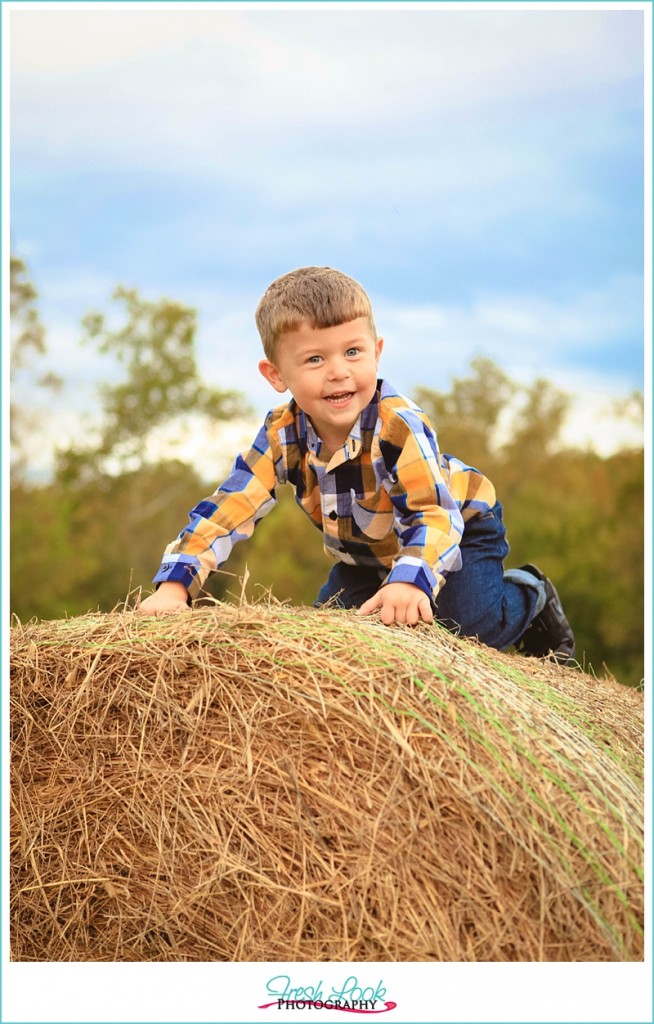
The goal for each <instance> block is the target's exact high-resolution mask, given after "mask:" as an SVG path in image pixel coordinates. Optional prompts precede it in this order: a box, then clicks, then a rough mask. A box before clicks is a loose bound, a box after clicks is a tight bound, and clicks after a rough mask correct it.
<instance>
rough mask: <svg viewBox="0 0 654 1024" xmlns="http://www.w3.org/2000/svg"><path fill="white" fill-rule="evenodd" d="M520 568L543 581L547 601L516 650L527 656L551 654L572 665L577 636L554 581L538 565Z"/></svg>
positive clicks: (560, 661)
mask: <svg viewBox="0 0 654 1024" xmlns="http://www.w3.org/2000/svg"><path fill="white" fill-rule="evenodd" d="M520 568H521V569H524V570H525V571H526V572H530V573H531V574H532V576H536V577H537V578H538V579H539V580H542V581H543V583H544V584H545V595H546V600H545V607H544V608H543V609H542V611H540V612H539V613H538V615H537V616H536V617H535V619H533V621H532V622H531V623H530V625H529V628H528V629H527V630H526V632H525V633H523V635H522V636H521V637H520V639H519V640H518V643H517V644H516V650H517V651H518V653H519V654H524V655H526V656H527V657H528V658H548V657H549V658H552V660H553V661H557V662H558V663H559V664H560V665H570V664H572V663H573V659H574V653H575V638H574V634H573V632H572V629H571V628H570V623H569V622H568V620H567V619H566V617H565V612H564V611H563V605H562V604H561V599H560V597H559V595H558V594H557V592H556V588H555V586H554V584H553V583H552V581H551V580H549V579H548V578H547V576H545V575H544V574H543V573H542V572H541V571H540V569H538V568H537V567H536V566H535V565H523V566H521V567H520Z"/></svg>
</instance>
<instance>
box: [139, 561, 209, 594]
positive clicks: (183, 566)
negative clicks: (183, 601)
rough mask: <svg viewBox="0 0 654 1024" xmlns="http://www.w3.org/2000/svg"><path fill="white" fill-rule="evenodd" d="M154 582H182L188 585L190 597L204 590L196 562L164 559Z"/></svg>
mask: <svg viewBox="0 0 654 1024" xmlns="http://www.w3.org/2000/svg"><path fill="white" fill-rule="evenodd" d="M152 582H153V583H156V584H157V585H159V584H160V583H181V584H182V585H183V586H185V587H186V589H187V590H188V593H189V598H190V599H193V598H195V597H198V595H199V594H200V591H201V590H202V582H203V581H202V578H201V576H200V573H199V571H198V566H197V564H196V563H194V562H178V561H171V560H170V559H164V561H163V562H162V563H161V565H160V567H159V571H158V573H157V575H156V576H155V577H154V579H153V580H152Z"/></svg>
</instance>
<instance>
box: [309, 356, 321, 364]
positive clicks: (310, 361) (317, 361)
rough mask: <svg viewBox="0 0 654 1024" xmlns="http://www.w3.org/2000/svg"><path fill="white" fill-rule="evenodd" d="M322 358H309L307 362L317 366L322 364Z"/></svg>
mask: <svg viewBox="0 0 654 1024" xmlns="http://www.w3.org/2000/svg"><path fill="white" fill-rule="evenodd" d="M321 358H322V357H321V356H309V357H308V359H307V362H308V363H314V364H316V363H319V362H320V360H321Z"/></svg>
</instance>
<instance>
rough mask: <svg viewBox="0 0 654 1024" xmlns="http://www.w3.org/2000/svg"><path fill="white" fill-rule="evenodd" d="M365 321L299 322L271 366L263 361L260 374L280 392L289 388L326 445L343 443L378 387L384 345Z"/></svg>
mask: <svg viewBox="0 0 654 1024" xmlns="http://www.w3.org/2000/svg"><path fill="white" fill-rule="evenodd" d="M383 344H384V343H383V340H382V338H374V337H373V335H372V334H371V332H370V325H369V323H368V320H367V319H366V317H358V318H357V319H356V320H349V321H348V322H347V323H343V324H337V325H336V326H335V327H321V328H314V327H310V326H309V325H308V324H302V325H301V326H300V327H299V328H298V329H297V330H295V331H288V332H287V333H286V334H282V335H281V336H280V338H279V340H278V343H277V355H276V359H275V363H272V362H270V361H269V360H267V359H262V360H261V362H260V363H259V370H260V371H261V373H262V374H263V376H264V377H265V378H266V380H267V381H268V382H269V383H270V384H272V386H273V387H274V389H275V390H276V391H279V392H280V393H281V392H283V391H286V389H287V388H288V390H289V391H290V392H291V394H292V395H293V398H294V399H295V401H296V402H297V404H298V405H299V407H300V409H302V410H303V411H304V412H305V413H306V414H307V416H308V417H309V419H310V420H311V422H312V424H313V427H314V429H315V431H316V433H317V434H318V436H319V437H320V438H321V440H322V441H324V443H325V444H326V445H327V447H328V448H331V449H334V448H337V447H339V446H340V445H342V444H343V443H344V442H345V440H346V438H347V437H348V435H349V434H350V431H351V430H352V427H353V426H354V424H355V423H356V421H357V419H358V418H359V414H360V413H361V412H362V410H363V409H365V408H366V406H367V405H369V403H370V402H371V400H372V397H373V395H374V394H375V391H376V388H377V367H378V365H379V357H380V355H381V351H382V347H383Z"/></svg>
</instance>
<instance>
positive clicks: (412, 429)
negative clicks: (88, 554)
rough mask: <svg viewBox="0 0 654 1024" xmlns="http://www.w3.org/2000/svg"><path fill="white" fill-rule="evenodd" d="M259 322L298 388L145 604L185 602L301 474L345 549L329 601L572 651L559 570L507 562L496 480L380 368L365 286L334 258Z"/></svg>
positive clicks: (274, 357) (302, 489)
mask: <svg viewBox="0 0 654 1024" xmlns="http://www.w3.org/2000/svg"><path fill="white" fill-rule="evenodd" d="M256 322H257V327H258V329H259V333H260V335H261V340H262V342H263V347H264V353H265V358H264V359H262V360H261V362H260V363H259V370H260V372H261V373H262V374H263V376H264V377H265V378H266V380H267V381H268V382H269V383H270V384H271V386H272V387H273V388H274V390H275V391H278V392H279V393H280V394H283V392H285V391H286V390H289V391H290V392H291V395H292V400H291V402H290V403H289V404H287V405H281V406H278V407H277V408H275V409H273V410H272V411H271V412H270V413H269V414H268V416H267V418H266V421H265V423H264V425H263V427H262V429H261V431H260V432H259V434H258V436H257V438H256V439H255V441H254V443H253V445H252V448H251V449H250V451H249V452H248V453H247V454H246V455H239V456H238V458H237V459H236V462H235V463H234V467H233V469H232V472H231V474H230V476H229V477H228V479H227V480H226V481H225V483H223V484H222V485H221V486H220V487H219V488H218V490H217V491H216V492H215V493H214V494H213V495H211V497H208V498H205V499H204V500H203V501H201V502H200V503H199V505H197V506H196V507H195V508H194V509H193V510H192V511H191V513H190V516H189V518H190V522H189V524H188V525H187V526H186V527H185V528H184V529H183V530H182V532H181V533H180V535H179V537H178V538H177V540H176V541H174V542H173V543H172V544H170V545H169V546H168V547H167V548H166V551H165V555H164V560H163V563H162V565H161V567H160V569H159V572H158V573H157V575H156V576H155V578H154V582H155V583H157V584H158V589H157V590H156V591H155V593H153V594H152V595H150V596H149V597H147V598H146V599H145V600H144V601H143V602H142V604H141V605H140V611H141V613H143V614H148V615H160V614H164V613H167V612H176V611H181V610H183V609H186V608H187V606H188V605H189V604H190V603H191V599H192V598H194V597H196V596H197V595H198V594H199V593H200V590H201V588H202V585H203V583H204V581H205V580H206V578H207V576H208V575H209V573H210V572H211V571H213V570H216V569H218V568H219V567H220V566H221V565H223V563H224V562H225V561H226V560H227V558H228V556H229V554H230V552H231V550H232V547H233V546H234V544H235V543H236V542H237V541H239V540H244V539H245V538H247V537H249V536H251V534H252V531H253V530H254V527H255V525H256V523H257V522H258V521H259V520H260V519H261V518H262V517H263V516H265V515H266V514H267V513H268V512H269V511H270V510H271V509H272V508H273V506H274V505H275V504H276V499H275V489H276V487H277V485H278V484H282V483H291V484H292V485H293V486H294V487H295V492H296V500H297V502H298V504H299V505H300V507H301V508H302V510H303V511H304V512H305V513H306V514H307V515H308V516H309V517H310V519H311V520H312V521H313V523H314V524H315V525H316V526H317V527H318V529H320V530H322V532H323V537H324V545H325V550H326V552H327V554H328V555H330V556H331V558H332V559H333V561H334V565H333V567H332V569H331V572H330V574H329V577H328V579H327V581H326V582H325V584H324V585H323V587H322V588H321V590H320V593H319V594H318V598H317V601H316V606H317V607H319V606H320V605H322V604H325V603H326V602H327V601H329V600H330V599H332V600H333V602H334V603H335V604H336V605H337V606H338V607H341V608H357V609H358V614H360V615H368V614H370V613H371V612H375V611H379V614H380V618H381V620H382V622H384V623H386V624H389V625H390V624H391V623H393V622H398V623H409V624H411V625H414V624H416V623H417V622H419V621H420V620H422V621H424V622H431V621H432V620H433V618H434V616H436V617H437V619H438V620H439V622H442V623H443V624H444V625H446V626H447V627H448V628H449V629H451V630H453V631H455V632H457V633H459V634H461V635H463V636H474V637H478V638H479V640H481V641H482V642H483V643H485V644H488V645H489V646H491V647H495V648H497V649H500V650H501V649H503V648H506V647H510V646H512V645H515V646H516V647H517V649H518V650H520V651H521V652H522V653H524V654H527V655H531V656H535V657H545V656H547V655H550V656H552V657H553V658H555V659H556V660H557V661H560V662H561V663H566V662H569V661H571V660H572V657H573V655H574V649H575V645H574V638H573V634H572V631H571V629H570V626H569V624H568V622H567V620H566V618H565V615H564V613H563V609H562V607H561V602H560V600H559V597H558V594H557V592H556V590H555V589H554V587H553V585H552V583H551V582H550V581H549V580H548V579H547V578H546V577H545V576H544V575H543V573H542V572H541V571H540V570H539V569H537V568H536V567H535V566H533V565H525V566H523V567H522V568H521V569H512V570H509V571H508V572H504V570H503V560H504V558H505V556H506V555H507V553H508V551H509V547H508V544H507V543H506V539H505V529H504V526H503V523H502V506H501V505H500V504H499V502H498V501H497V500H496V496H495V490H494V488H493V485H492V484H491V482H490V481H489V480H488V479H487V478H486V477H484V476H482V474H481V473H479V472H478V471H477V470H476V469H472V468H471V467H470V466H466V465H465V464H464V463H462V462H460V461H459V460H458V459H456V458H455V457H454V456H452V455H445V454H441V453H440V451H439V449H438V445H437V441H436V435H435V433H434V430H433V428H432V427H431V425H430V423H429V421H428V420H427V417H426V416H425V414H424V413H423V412H422V411H421V410H420V409H419V408H418V407H417V406H416V405H415V404H414V403H413V402H411V401H409V400H408V399H407V398H404V397H403V396H402V395H399V394H397V392H396V391H395V390H394V389H393V388H392V387H391V385H390V384H389V383H388V382H386V381H383V380H378V379H377V368H378V365H379V359H380V356H381V352H382V347H383V339H382V338H380V337H378V336H377V332H376V329H375V323H374V320H373V314H372V307H371V304H370V300H369V298H368V296H367V295H366V293H365V292H364V290H363V288H362V287H361V285H359V284H358V282H356V281H354V280H353V279H352V278H350V277H347V276H346V275H345V274H342V273H340V272H339V271H337V270H332V269H331V268H329V267H303V268H300V269H299V270H294V271H292V272H291V273H289V274H286V275H285V276H284V277H280V278H278V279H277V280H276V281H274V282H273V283H272V284H271V285H270V287H269V288H268V289H267V291H266V293H265V294H264V296H263V298H262V299H261V301H260V303H259V305H258V307H257V311H256Z"/></svg>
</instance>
